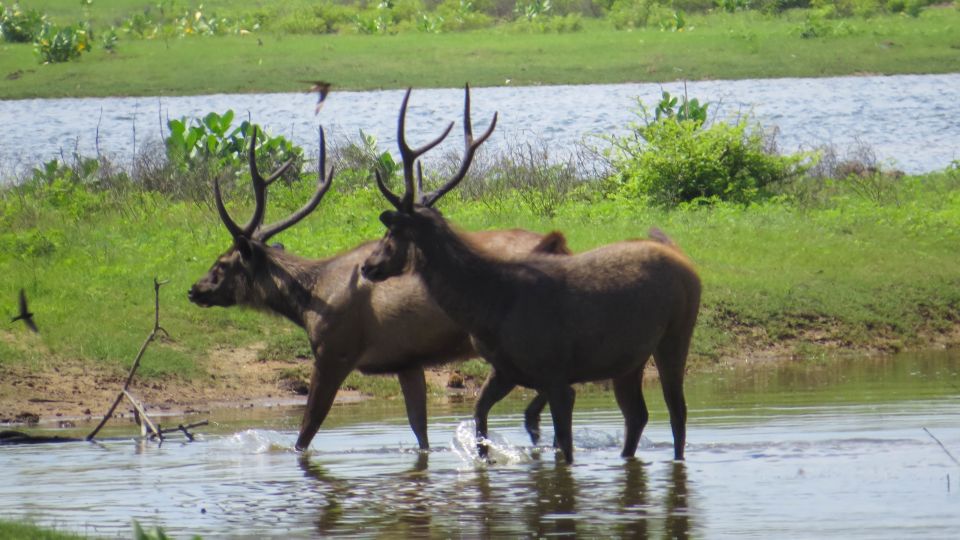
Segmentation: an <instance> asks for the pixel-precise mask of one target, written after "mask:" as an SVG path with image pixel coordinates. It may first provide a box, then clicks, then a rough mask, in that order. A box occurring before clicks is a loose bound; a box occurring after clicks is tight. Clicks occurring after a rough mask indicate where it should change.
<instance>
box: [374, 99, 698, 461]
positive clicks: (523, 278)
mask: <svg viewBox="0 0 960 540" xmlns="http://www.w3.org/2000/svg"><path fill="white" fill-rule="evenodd" d="M465 93H466V96H465V105H464V120H463V121H464V138H465V150H464V155H463V158H462V161H461V165H460V169H459V170H458V171H457V173H456V174H455V175H454V176H453V177H452V178H450V179H449V180H448V181H447V182H446V183H445V184H444V185H443V186H441V187H440V188H439V189H437V190H436V191H433V192H430V193H427V194H421V195H420V196H419V198H418V200H419V201H420V202H419V203H418V204H415V203H414V195H413V191H414V189H415V188H414V177H413V167H414V164H413V163H412V162H407V161H405V162H404V164H403V165H404V180H405V184H406V192H405V193H404V194H403V196H402V197H400V196H397V195H396V194H395V193H393V192H391V191H390V189H389V188H388V187H387V186H386V184H384V182H383V180H382V178H380V176H379V175H378V176H377V185H378V186H379V188H380V191H381V193H382V194H383V196H384V197H385V198H386V199H387V200H388V201H390V203H391V204H393V206H394V207H395V208H396V210H393V211H386V212H384V213H382V214H381V215H380V220H381V221H382V222H383V224H384V225H385V226H386V227H387V233H386V235H385V236H384V237H383V239H381V241H380V244H379V246H377V249H376V251H374V252H373V253H372V254H371V255H370V257H369V258H368V259H367V261H366V262H365V263H364V265H363V274H364V276H366V277H367V278H369V279H371V280H375V281H383V282H387V283H388V282H389V281H387V280H388V278H391V277H395V276H401V275H409V272H407V270H408V269H409V268H412V270H413V272H414V273H416V274H417V275H419V276H420V277H421V278H422V279H423V281H424V284H425V285H426V288H427V291H429V293H430V295H431V296H432V297H433V299H434V300H435V301H436V302H437V304H439V306H440V307H441V308H442V309H443V310H444V311H445V312H446V313H447V315H449V316H450V318H451V319H453V320H454V321H455V322H456V323H457V324H459V325H460V326H461V327H463V328H464V329H466V330H467V331H468V332H469V333H470V335H471V336H472V338H473V342H474V345H475V346H476V348H477V351H479V352H480V355H481V356H482V357H483V358H484V359H486V360H487V361H488V362H490V363H491V364H492V366H493V368H494V370H493V373H492V375H491V377H490V378H489V379H488V380H487V381H486V383H485V384H484V386H483V389H482V391H481V393H480V397H479V399H478V400H477V403H476V410H475V418H476V429H477V438H478V440H479V441H484V440H485V438H486V434H487V415H488V413H489V411H490V408H491V407H492V406H493V405H494V404H495V403H496V402H498V401H499V400H501V399H502V398H503V397H504V396H506V395H507V393H508V392H510V390H511V389H512V388H514V386H516V385H522V386H526V387H529V388H533V389H536V390H537V391H538V392H540V393H541V394H545V395H546V396H547V400H548V401H549V404H550V412H551V414H552V417H553V425H554V435H555V437H556V441H557V444H558V445H559V447H560V449H561V450H562V451H563V455H564V457H565V459H566V461H568V462H572V461H573V437H572V414H573V403H574V390H573V388H572V386H571V385H572V384H573V383H580V382H585V381H595V380H601V379H612V380H613V390H614V395H615V396H616V400H617V404H618V405H619V407H620V410H621V411H622V412H623V415H624V419H625V424H626V440H625V442H624V446H623V452H622V455H623V456H624V457H630V456H633V455H634V454H635V453H636V449H637V444H638V443H639V441H640V436H641V433H642V431H643V428H644V426H645V425H646V423H647V419H648V417H649V415H648V412H647V406H646V403H645V402H644V399H643V392H642V390H643V389H642V385H641V383H642V379H643V369H644V366H645V365H646V363H647V361H648V360H649V358H650V356H651V355H652V356H653V357H654V361H655V363H656V366H657V369H658V370H659V372H660V380H661V382H662V385H663V395H664V398H665V400H666V403H667V408H668V409H669V411H670V425H671V428H672V431H673V439H674V458H675V459H677V460H682V459H683V457H684V455H683V454H684V444H685V440H686V417H687V410H686V402H685V400H684V395H683V377H684V366H685V363H686V358H687V352H688V350H689V347H690V340H691V337H692V336H693V328H694V325H695V323H696V320H697V313H698V311H699V304H700V280H699V278H698V277H697V274H696V272H695V271H694V269H693V267H692V265H691V263H690V261H689V260H688V259H687V257H686V256H685V255H684V254H683V253H682V252H681V251H680V250H679V249H678V248H677V247H676V246H675V245H674V244H673V242H671V241H670V240H669V239H668V238H667V237H666V235H664V234H663V233H660V232H659V231H657V232H656V233H655V234H654V235H653V239H651V240H632V241H626V242H619V243H615V244H610V245H606V246H603V247H599V248H596V249H594V250H592V251H588V252H584V253H579V254H576V255H571V256H569V257H556V256H549V255H539V254H531V255H527V256H524V257H522V258H516V259H513V260H509V261H508V260H502V259H496V258H494V257H491V256H490V255H489V254H488V253H485V252H484V251H483V250H480V249H477V248H476V246H475V245H474V244H473V242H471V241H470V240H469V239H468V238H466V237H464V235H463V234H461V233H459V232H457V231H455V230H454V229H453V228H452V227H451V226H450V225H449V224H448V223H447V221H446V220H445V219H444V218H443V217H442V216H441V214H440V213H439V212H438V211H437V210H435V209H433V205H434V204H435V203H436V202H437V200H439V199H440V197H442V196H443V195H444V194H446V193H447V192H449V191H450V190H451V189H453V188H454V187H456V186H457V184H458V183H459V182H460V181H461V180H463V177H464V175H465V174H466V172H467V170H468V168H469V167H470V163H471V161H472V159H473V155H474V153H475V152H476V150H477V148H478V147H479V146H480V145H481V144H483V142H484V141H486V140H487V138H488V137H489V136H490V134H491V133H492V132H493V129H494V127H496V123H497V115H496V114H494V116H493V120H492V121H491V123H490V127H488V128H487V130H486V131H485V132H484V133H483V134H482V135H481V136H480V137H479V138H477V139H474V137H473V131H472V126H471V120H470V87H469V86H467V87H466V90H465ZM409 98H410V90H407V94H406V96H405V97H404V99H403V104H402V105H401V107H400V119H399V128H398V131H399V135H398V139H399V140H400V146H401V148H403V147H404V146H406V143H405V142H403V136H404V121H405V116H406V112H407V103H408V100H409ZM447 132H449V128H448V130H447ZM445 135H446V133H444V136H445ZM405 156H406V154H405ZM417 174H418V176H422V173H421V171H420V168H419V163H417ZM479 451H480V453H481V455H484V454H485V453H486V448H485V445H484V443H483V442H481V443H480V447H479Z"/></svg>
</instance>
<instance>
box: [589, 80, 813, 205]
mask: <svg viewBox="0 0 960 540" xmlns="http://www.w3.org/2000/svg"><path fill="white" fill-rule="evenodd" d="M638 115H639V116H640V118H641V120H642V123H640V122H633V123H631V124H630V129H631V133H629V134H627V135H625V136H622V137H611V138H610V139H609V140H610V142H612V145H611V148H610V150H609V152H608V155H609V158H610V160H611V163H612V166H613V169H614V171H615V173H614V175H613V176H612V178H610V179H609V180H608V181H607V183H606V186H607V194H608V195H609V196H613V197H627V198H630V199H645V200H649V201H650V202H653V203H655V204H661V205H667V206H676V205H678V204H681V203H690V202H695V201H696V202H701V203H702V202H712V201H733V202H740V203H748V202H754V201H759V200H761V199H763V198H766V197H769V196H771V195H773V194H774V193H776V188H777V187H778V185H780V184H783V183H785V182H786V181H788V180H790V179H792V178H796V177H797V176H799V175H801V174H802V173H803V172H804V170H805V169H806V165H805V163H804V162H805V161H808V156H804V155H802V154H801V155H795V156H781V155H778V154H777V153H776V146H775V144H774V142H773V141H772V139H771V138H769V137H767V136H766V135H765V134H764V133H763V130H762V129H761V128H760V127H759V126H756V125H752V124H751V123H750V122H749V120H748V119H745V118H744V119H740V120H737V121H736V122H735V123H733V124H729V123H725V122H714V123H713V124H711V125H709V126H708V125H707V124H706V120H707V105H701V104H700V103H699V102H698V101H697V100H696V99H692V100H689V101H688V100H687V98H686V97H684V98H683V101H682V102H681V103H679V104H678V102H677V98H675V97H672V96H670V94H669V93H667V92H664V93H663V98H662V99H661V101H660V103H659V104H658V105H657V107H656V109H655V111H654V115H653V118H652V119H651V117H650V114H648V110H647V108H646V107H644V105H643V104H642V103H640V104H639V110H638Z"/></svg>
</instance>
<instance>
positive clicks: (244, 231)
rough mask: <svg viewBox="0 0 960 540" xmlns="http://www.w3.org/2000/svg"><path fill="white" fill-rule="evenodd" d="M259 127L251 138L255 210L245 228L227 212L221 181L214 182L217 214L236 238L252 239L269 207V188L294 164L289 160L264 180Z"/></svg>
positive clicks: (254, 128) (251, 176) (250, 156)
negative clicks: (260, 157) (260, 168)
mask: <svg viewBox="0 0 960 540" xmlns="http://www.w3.org/2000/svg"><path fill="white" fill-rule="evenodd" d="M256 147H257V126H253V135H252V136H251V138H250V151H249V159H250V178H251V180H252V182H253V199H254V208H253V216H251V217H250V221H248V222H247V224H246V225H244V226H243V227H241V226H239V225H237V222H236V221H234V220H233V218H231V217H230V213H229V212H227V208H226V207H225V206H224V204H223V196H222V195H221V193H220V179H219V178H214V180H213V195H214V200H215V201H216V203H217V212H218V213H219V214H220V219H221V221H223V224H224V225H225V226H226V227H227V230H228V231H230V234H231V235H233V237H234V238H237V237H240V236H243V237H246V238H250V237H251V236H252V235H253V232H254V231H255V230H257V228H258V227H259V226H260V224H261V222H262V221H263V215H264V213H265V212H266V207H267V186H269V185H270V184H272V183H273V182H274V181H275V180H276V179H277V178H280V176H281V175H283V173H285V172H287V169H289V168H290V165H292V164H293V158H290V159H288V160H287V161H286V162H285V163H284V164H283V165H280V167H278V168H277V170H275V171H273V173H271V174H270V176H268V177H267V178H264V177H263V176H261V175H260V170H259V169H258V168H257V154H256Z"/></svg>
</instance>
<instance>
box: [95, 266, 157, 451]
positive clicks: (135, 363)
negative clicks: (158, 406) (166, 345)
mask: <svg viewBox="0 0 960 540" xmlns="http://www.w3.org/2000/svg"><path fill="white" fill-rule="evenodd" d="M166 283H168V282H167V281H158V280H157V278H153V294H154V317H153V331H151V332H150V335H149V336H147V339H146V340H144V342H143V345H141V346H140V351H139V352H138V353H137V357H136V358H135V359H134V360H133V365H132V366H131V367H130V373H129V374H128V375H127V380H126V381H125V382H124V383H123V388H121V389H120V393H119V394H117V399H115V400H114V402H113V405H111V406H110V409H109V410H107V414H105V415H103V420H101V421H100V424H99V425H97V427H96V428H95V429H94V430H93V431H91V432H90V434H89V435H87V438H86V439H87V440H88V441H92V440H93V438H94V437H96V436H97V433H99V432H100V430H101V429H102V428H103V426H104V425H106V423H107V421H108V420H110V418H111V417H112V416H113V413H114V411H116V409H117V406H118V405H120V402H121V401H123V398H124V397H126V398H127V399H129V400H130V402H131V403H132V404H133V406H134V408H135V409H136V410H137V412H138V413H139V414H140V417H141V421H143V422H144V423H145V424H146V425H147V426H149V428H150V430H151V431H152V433H154V434H155V435H156V436H157V437H158V438H159V439H160V440H163V435H162V434H161V433H160V431H159V430H157V428H156V426H155V425H154V424H153V422H151V421H150V419H149V418H148V417H147V415H146V412H144V411H143V408H142V407H141V406H140V404H139V403H137V401H136V400H135V399H133V396H132V395H130V393H129V392H128V389H129V387H130V383H131V382H132V381H133V376H134V374H136V372H137V369H138V368H139V367H140V359H142V358H143V353H145V352H146V350H147V346H149V345H150V343H152V342H153V340H154V339H156V337H157V334H158V333H160V332H163V334H164V335H166V336H169V335H170V333H169V332H167V331H166V330H165V329H164V328H163V327H161V326H160V287H161V286H162V285H164V284H166Z"/></svg>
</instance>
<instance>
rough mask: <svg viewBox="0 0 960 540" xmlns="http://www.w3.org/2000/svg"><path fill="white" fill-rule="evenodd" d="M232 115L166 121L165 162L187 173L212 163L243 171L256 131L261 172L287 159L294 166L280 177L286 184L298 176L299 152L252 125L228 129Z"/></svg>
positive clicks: (289, 143) (283, 138)
mask: <svg viewBox="0 0 960 540" xmlns="http://www.w3.org/2000/svg"><path fill="white" fill-rule="evenodd" d="M233 118H234V112H233V111H232V110H228V111H226V112H225V113H223V114H222V115H221V114H217V113H213V112H212V113H209V114H207V115H206V116H204V117H203V118H202V119H196V118H194V119H190V120H188V119H186V118H181V119H179V120H170V121H169V122H167V127H169V128H170V135H168V136H167V138H166V139H165V140H164V144H165V146H166V153H167V159H168V160H169V161H170V162H171V163H172V164H174V165H175V166H177V167H179V168H180V169H181V170H189V169H190V168H191V167H192V166H194V165H195V164H197V163H198V162H201V161H203V162H206V161H209V160H213V161H214V162H215V163H218V164H219V166H220V168H227V167H237V168H243V167H245V163H246V159H247V146H248V145H249V141H250V137H251V136H252V131H253V129H254V128H258V129H257V141H258V143H259V146H258V147H257V149H256V152H257V162H258V165H259V166H260V167H261V170H264V171H266V170H267V169H273V168H276V167H277V166H279V165H280V164H281V163H283V162H284V161H286V160H288V159H293V160H294V164H293V166H292V167H290V169H289V170H288V171H287V172H286V173H285V174H284V178H286V179H287V180H292V179H295V178H296V177H297V176H298V175H299V174H300V168H301V166H302V163H303V149H302V148H300V147H299V146H295V145H294V144H293V143H292V142H291V141H289V140H287V139H286V138H285V137H283V136H279V135H278V136H276V137H271V136H270V135H268V134H267V133H266V132H264V130H263V129H259V127H258V126H257V125H256V124H252V123H250V122H248V121H244V122H242V123H241V124H240V126H239V127H236V128H234V127H233V126H232V124H233Z"/></svg>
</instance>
